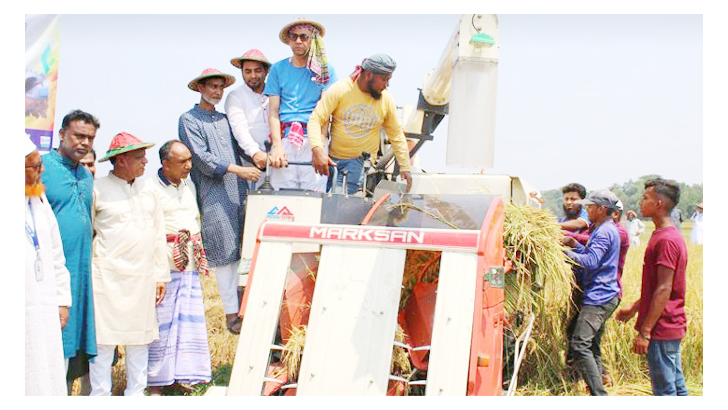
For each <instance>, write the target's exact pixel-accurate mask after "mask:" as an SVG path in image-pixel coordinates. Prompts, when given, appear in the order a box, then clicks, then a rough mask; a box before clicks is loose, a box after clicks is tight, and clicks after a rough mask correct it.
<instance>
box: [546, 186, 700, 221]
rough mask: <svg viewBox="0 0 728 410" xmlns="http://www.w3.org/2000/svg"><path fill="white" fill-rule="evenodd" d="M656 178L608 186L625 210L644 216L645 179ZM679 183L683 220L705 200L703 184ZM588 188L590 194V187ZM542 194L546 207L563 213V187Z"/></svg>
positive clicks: (558, 214) (679, 205)
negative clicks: (642, 209) (642, 204)
mask: <svg viewBox="0 0 728 410" xmlns="http://www.w3.org/2000/svg"><path fill="white" fill-rule="evenodd" d="M654 178H660V176H659V175H644V176H641V177H639V178H637V180H636V181H633V180H631V179H630V180H629V181H627V182H625V183H623V184H621V185H620V184H612V185H611V186H609V187H608V188H609V190H611V191H612V192H614V193H615V194H616V195H617V196H618V197H619V199H621V200H622V203H623V204H624V209H625V212H626V211H627V210H630V209H632V210H634V211H635V212H636V213H637V217H639V218H642V215H640V205H639V202H640V199H642V194H643V193H644V192H645V181H647V180H648V179H654ZM676 182H677V181H676ZM564 185H566V184H564ZM678 185H680V202H678V204H677V207H678V208H679V209H680V211H682V214H683V220H688V219H689V218H690V216H691V215H692V214H693V212H695V207H696V206H697V204H698V202H701V201H702V200H703V184H693V185H687V184H685V183H682V182H678ZM586 188H587V194H588V193H589V187H586ZM541 194H542V195H543V197H544V199H545V200H546V204H545V206H546V208H548V209H551V210H552V211H553V212H554V213H555V214H556V215H557V216H561V215H563V203H564V201H563V195H562V193H561V188H556V189H550V190H548V191H544V192H542V193H541Z"/></svg>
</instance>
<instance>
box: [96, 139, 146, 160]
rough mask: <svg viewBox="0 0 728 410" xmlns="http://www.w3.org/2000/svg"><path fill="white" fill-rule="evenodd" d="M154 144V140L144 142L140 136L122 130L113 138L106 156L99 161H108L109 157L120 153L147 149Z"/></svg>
mask: <svg viewBox="0 0 728 410" xmlns="http://www.w3.org/2000/svg"><path fill="white" fill-rule="evenodd" d="M153 145H154V143H153V142H142V141H141V140H140V139H139V138H137V137H135V136H133V135H131V134H128V133H126V132H122V133H119V134H116V136H114V139H112V140H111V145H110V146H109V150H108V151H106V156H105V157H103V158H101V159H100V160H99V162H104V161H108V160H109V158H111V157H115V156H117V155H119V154H123V153H125V152H129V151H136V150H138V149H146V148H149V147H151V146H153Z"/></svg>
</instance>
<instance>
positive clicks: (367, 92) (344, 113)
mask: <svg viewBox="0 0 728 410" xmlns="http://www.w3.org/2000/svg"><path fill="white" fill-rule="evenodd" d="M396 67H397V64H396V63H395V62H394V60H392V58H391V57H389V56H388V55H386V54H375V55H373V56H371V57H369V58H366V59H364V61H362V64H361V66H357V67H356V70H355V71H354V73H353V74H352V75H351V76H350V77H347V78H344V79H342V80H340V81H337V82H336V84H334V85H332V86H331V88H330V89H329V90H328V91H327V92H326V94H324V96H323V97H322V98H321V100H320V101H319V102H318V104H316V109H315V110H314V111H313V113H312V114H311V118H310V119H309V121H308V129H309V140H310V142H311V150H312V151H313V164H314V168H315V169H316V172H317V173H318V174H321V175H327V176H328V175H330V172H329V167H330V166H332V167H336V169H337V171H338V178H337V181H336V186H340V185H341V184H342V183H343V182H342V179H343V175H342V171H344V170H346V172H347V175H348V177H347V183H346V185H347V186H346V191H347V192H348V193H349V194H353V193H354V192H356V191H358V190H359V189H361V187H362V183H363V180H364V178H363V174H362V168H363V165H364V159H363V157H362V153H363V152H368V153H370V154H371V157H372V159H374V158H376V154H377V150H378V149H379V141H380V135H381V131H382V129H383V130H384V131H385V132H386V133H387V135H388V136H389V141H390V143H391V144H392V148H393V149H394V153H395V157H396V158H397V162H398V163H399V167H400V170H401V171H400V175H402V178H403V179H405V180H406V181H407V191H409V189H410V188H411V186H412V175H411V174H410V171H409V165H410V164H409V162H410V157H409V150H408V148H407V140H406V138H405V136H404V131H403V130H402V125H401V124H400V122H399V118H398V116H397V106H396V104H395V103H394V98H393V97H392V95H391V94H390V93H389V92H388V91H387V90H386V88H387V86H388V85H389V80H390V79H391V78H392V73H393V72H394V69H395V68H396ZM332 115H333V120H332V128H331V147H330V152H329V154H330V155H327V154H326V147H325V145H324V142H323V141H322V138H321V131H320V130H321V127H322V125H323V124H325V123H326V122H327V120H328V118H329V117H331V116H332Z"/></svg>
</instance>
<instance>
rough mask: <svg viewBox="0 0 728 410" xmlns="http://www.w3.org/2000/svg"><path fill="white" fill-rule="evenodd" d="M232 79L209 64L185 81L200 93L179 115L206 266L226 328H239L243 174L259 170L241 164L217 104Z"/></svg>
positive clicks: (237, 330) (252, 176) (252, 175)
mask: <svg viewBox="0 0 728 410" xmlns="http://www.w3.org/2000/svg"><path fill="white" fill-rule="evenodd" d="M234 82H235V77H233V76H231V75H229V74H224V73H221V72H220V71H218V70H216V69H214V68H208V69H206V70H204V71H203V72H202V74H200V75H199V76H198V77H197V78H195V79H193V80H192V81H190V82H189V83H188V84H187V88H189V89H190V90H193V91H196V92H199V93H200V103H199V104H195V106H194V108H192V109H191V110H189V111H187V112H186V113H184V114H182V115H181V116H180V117H179V139H180V141H182V142H184V143H185V145H186V146H187V147H188V148H189V150H190V151H192V171H191V172H190V177H191V178H192V181H193V182H194V183H195V188H197V205H198V206H199V207H200V217H201V219H202V240H203V241H204V242H205V249H206V250H207V259H208V261H209V264H210V267H213V268H215V276H216V278H217V285H218V289H219V290H220V298H221V299H222V305H223V308H224V309H225V317H226V319H227V326H228V330H229V331H230V332H232V333H234V334H237V333H240V326H241V321H240V318H239V317H238V310H239V309H240V302H239V298H238V283H239V282H240V276H239V275H238V264H239V263H240V247H241V243H242V238H243V217H244V215H245V207H244V206H243V203H244V201H245V196H246V195H247V189H248V186H247V184H246V181H245V180H251V181H257V180H258V178H259V177H260V170H259V169H257V168H255V167H250V166H243V165H242V162H241V161H240V158H239V156H238V155H236V153H235V149H234V146H235V140H234V139H233V133H232V130H231V129H230V123H229V122H228V118H227V116H226V115H225V114H223V113H221V112H218V111H217V110H215V105H217V104H219V103H220V101H222V96H223V92H224V90H225V88H227V87H229V86H231V85H232V84H233V83H234Z"/></svg>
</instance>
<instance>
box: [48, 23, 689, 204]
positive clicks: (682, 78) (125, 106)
mask: <svg viewBox="0 0 728 410" xmlns="http://www.w3.org/2000/svg"><path fill="white" fill-rule="evenodd" d="M299 15H300V14H296V15H63V16H62V19H61V50H60V68H59V85H58V97H57V106H56V126H55V130H56V131H57V130H58V128H59V127H60V123H61V119H62V118H63V116H64V115H65V114H66V113H68V112H69V111H70V110H72V109H75V108H79V109H83V110H85V111H88V112H90V113H92V114H94V115H96V116H97V117H98V118H99V119H100V122H101V128H100V130H99V133H98V134H97V138H96V143H95V148H96V150H97V153H98V155H99V157H101V156H103V155H104V153H105V151H106V150H107V149H108V147H109V143H110V141H111V138H112V137H113V136H114V135H115V134H117V133H119V132H121V131H126V132H130V133H132V134H134V135H136V136H137V137H139V138H141V139H143V140H149V141H153V142H156V143H157V144H158V145H157V146H156V147H153V148H152V149H150V150H149V151H147V158H148V159H149V161H150V163H149V164H148V166H147V170H146V174H145V175H146V176H149V175H152V173H153V172H155V171H156V169H157V168H158V166H159V159H158V155H157V150H158V147H159V145H161V143H163V142H164V141H166V140H169V139H173V138H177V123H178V119H179V116H180V114H182V113H183V112H185V111H187V110H189V109H190V108H192V106H193V105H194V104H195V103H197V102H199V94H198V93H196V92H192V91H190V90H189V89H187V83H188V82H189V81H190V80H192V79H193V78H195V77H196V76H198V75H199V74H200V72H201V71H202V70H203V69H205V68H207V67H214V68H217V69H219V70H221V71H223V72H226V73H229V74H233V75H234V76H235V77H236V79H237V83H236V84H235V85H233V86H232V87H231V88H228V89H227V91H226V94H225V97H226V96H227V93H228V92H229V91H230V90H232V89H233V88H235V87H237V86H239V85H240V84H242V78H241V74H240V70H238V69H236V68H235V67H233V66H232V65H231V64H230V59H231V58H233V57H236V56H239V55H241V54H242V53H243V52H245V51H246V50H248V49H250V48H258V49H260V50H262V51H263V53H264V54H265V55H266V56H267V57H268V59H269V60H270V61H271V62H275V61H278V60H280V59H283V58H286V57H289V56H290V48H288V46H286V45H284V44H283V43H281V42H280V40H278V32H279V30H280V28H281V27H282V26H283V25H284V24H286V23H288V22H289V21H291V20H292V19H293V18H295V17H297V16H299ZM305 16H306V17H309V18H313V19H315V20H317V21H319V22H321V23H323V24H324V26H325V27H326V35H325V37H324V40H325V44H326V50H327V53H328V56H329V61H330V63H331V64H332V65H333V67H334V69H335V70H336V72H337V74H338V76H339V78H342V77H343V76H346V75H348V74H349V73H350V72H351V71H352V70H353V68H354V66H355V65H356V64H358V63H360V62H361V60H362V58H364V57H367V56H369V55H371V54H374V53H380V52H381V53H387V54H389V55H390V56H392V57H393V58H394V59H395V60H396V61H397V70H396V72H395V73H394V76H393V78H392V80H391V81H390V91H391V92H392V93H393V95H394V97H395V100H396V102H397V104H398V105H400V106H401V105H404V104H416V102H417V97H418V90H417V89H418V88H421V87H422V83H423V78H424V76H425V74H426V73H427V72H429V71H430V70H432V69H433V68H434V67H435V65H436V64H437V62H438V61H439V58H440V56H441V54H442V52H443V51H444V48H445V46H446V45H447V41H448V39H449V37H450V35H451V34H452V33H453V31H454V30H455V27H456V25H457V23H458V20H459V18H460V15H456V14H451V15H432V14H430V15H343V14H332V15H315V14H310V15H308V14H306V15H305ZM498 20H499V34H500V50H499V53H500V54H499V64H498V91H497V92H498V95H497V109H496V111H497V120H496V137H495V138H496V141H495V153H494V158H495V160H494V168H493V169H492V170H486V172H487V173H495V174H510V175H515V176H519V177H522V178H524V179H526V180H527V181H529V182H531V183H532V184H534V185H535V186H536V187H537V188H539V189H541V190H547V189H553V188H557V187H560V186H562V185H564V184H566V183H568V182H572V181H579V182H581V183H583V184H584V185H585V186H587V188H588V189H595V188H601V187H606V186H608V185H610V184H612V183H623V182H626V181H627V180H629V179H636V178H638V177H640V176H642V175H645V174H661V175H663V176H664V177H667V178H673V179H676V180H678V181H681V182H687V183H702V182H703V172H702V164H703V156H702V152H703V123H702V116H703V102H702V99H703V93H702V87H703V76H702V70H703V63H702V58H703V37H702V30H703V18H702V16H701V15H695V14H694V15H516V14H501V15H498ZM223 101H224V100H223ZM217 108H218V110H219V111H223V110H224V106H223V103H221V104H220V105H218V107H217ZM434 136H435V140H434V141H432V142H428V143H426V144H425V146H424V147H423V148H422V150H421V151H420V154H419V155H421V165H422V168H423V169H424V170H426V171H428V172H449V173H451V172H460V173H470V172H477V171H478V170H477V169H457V168H447V167H445V146H446V139H447V120H445V121H443V123H441V124H440V126H439V128H438V129H437V130H436V132H435V133H434ZM54 145H57V140H55V141H54ZM658 153H659V155H656V154H658ZM98 168H99V172H100V174H101V175H105V174H106V173H107V172H108V170H110V167H109V166H108V165H106V164H101V165H100V166H99V167H98Z"/></svg>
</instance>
